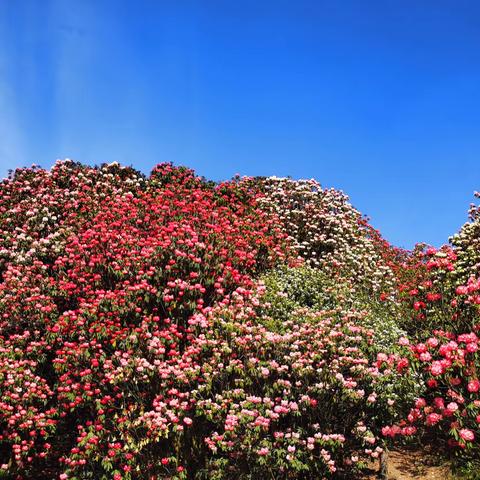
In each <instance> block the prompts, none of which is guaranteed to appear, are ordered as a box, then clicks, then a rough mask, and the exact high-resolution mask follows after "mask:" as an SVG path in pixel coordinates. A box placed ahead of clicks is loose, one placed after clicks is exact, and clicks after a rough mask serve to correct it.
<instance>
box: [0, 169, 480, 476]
mask: <svg viewBox="0 0 480 480" xmlns="http://www.w3.org/2000/svg"><path fill="white" fill-rule="evenodd" d="M470 215H471V218H470V222H469V223H468V224H466V225H465V226H464V227H462V229H461V231H460V233H459V234H458V235H456V236H454V237H453V239H452V247H442V248H441V249H433V248H427V247H426V246H424V245H419V246H418V247H417V248H416V249H415V250H414V251H413V252H406V251H403V250H400V249H396V248H394V247H391V246H390V245H389V244H388V242H386V241H385V240H384V239H383V238H382V237H381V235H380V233H379V232H377V231H376V230H374V229H373V228H372V227H371V226H370V225H369V224H368V223H367V221H366V219H365V218H364V217H362V216H361V214H360V213H359V212H358V211H357V210H355V209H354V208H353V207H352V206H351V205H350V203H349V202H348V198H347V197H346V196H345V195H344V194H343V193H341V192H338V191H336V190H333V189H322V188H321V186H320V185H319V184H318V183H317V182H315V181H313V180H308V181H307V180H300V181H294V180H291V179H278V178H267V179H265V178H263V179H262V178H256V179H252V178H235V179H233V180H232V181H228V182H222V183H214V182H209V181H207V180H205V179H203V178H200V177H197V176H196V175H195V174H194V172H193V171H191V170H190V169H188V168H183V167H174V166H172V165H171V164H161V165H158V166H157V167H155V169H154V170H153V171H152V173H151V174H150V176H148V177H146V176H144V175H142V174H141V173H139V172H136V171H135V170H134V169H132V168H124V167H121V166H120V165H118V164H110V165H101V166H100V167H95V168H91V167H86V166H83V165H81V164H78V163H74V162H72V161H63V162H58V163H57V164H56V165H55V166H54V167H53V168H52V169H51V170H50V171H45V170H43V169H40V168H38V167H33V168H29V169H20V170H17V171H16V172H15V173H13V174H12V175H11V176H10V178H8V179H5V180H3V181H2V182H1V183H0V478H12V479H16V480H21V479H25V480H26V479H42V478H45V479H55V478H56V479H60V480H66V479H71V480H75V479H76V480H80V479H105V480H106V479H112V478H113V479H114V480H120V479H125V480H134V479H146V478H148V479H149V480H160V479H165V480H180V479H202V478H208V479H217V480H221V479H231V478H238V479H258V478H262V477H264V476H266V477H268V478H278V479H296V478H299V479H302V478H303V479H306V480H307V479H314V478H330V477H333V478H335V477H339V476H344V477H347V478H348V477H349V478H352V476H356V475H358V474H359V472H360V470H362V468H363V466H365V462H366V461H371V460H372V459H377V458H379V456H380V455H381V454H382V452H383V449H384V448H385V445H386V441H387V440H388V441H394V440H395V439H397V438H398V437H399V436H402V437H404V438H411V437H415V436H417V437H418V436H419V435H423V434H424V433H425V432H426V433H427V434H428V435H427V437H425V438H428V439H430V440H432V441H433V442H437V443H438V442H442V441H444V442H445V443H446V444H447V446H448V447H449V448H451V449H452V451H455V452H460V453H461V455H462V458H463V459H467V460H468V462H470V463H469V464H468V465H470V464H471V465H475V462H477V461H478V460H479V458H480V449H479V448H478V446H477V445H478V442H477V440H478V438H480V431H479V427H478V424H479V421H478V420H479V419H480V412H479V411H478V410H479V408H480V398H478V395H479V391H480V383H479V381H480V380H479V378H478V375H477V373H478V371H479V370H480V365H479V361H478V358H479V357H478V353H477V348H478V337H477V335H480V334H479V333H478V330H479V325H480V323H479V321H478V319H479V318H478V316H479V308H480V307H479V305H480V274H479V271H478V262H479V258H480V256H479V254H478V248H477V247H478V232H479V229H478V222H479V218H480V217H479V211H478V207H474V206H472V207H471V211H470ZM472 468H473V467H472Z"/></svg>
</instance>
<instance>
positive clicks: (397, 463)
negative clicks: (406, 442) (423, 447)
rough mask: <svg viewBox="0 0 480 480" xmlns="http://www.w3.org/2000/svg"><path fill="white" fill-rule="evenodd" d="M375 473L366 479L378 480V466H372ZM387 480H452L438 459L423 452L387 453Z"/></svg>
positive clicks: (448, 470)
mask: <svg viewBox="0 0 480 480" xmlns="http://www.w3.org/2000/svg"><path fill="white" fill-rule="evenodd" d="M372 469H373V470H374V471H375V472H376V473H373V474H372V475H371V476H369V477H368V478H367V480H375V479H378V478H379V475H378V472H379V465H378V464H377V465H375V467H373V466H372ZM387 478H388V480H454V477H453V476H452V474H451V473H450V469H449V468H448V466H447V465H445V464H443V465H442V464H439V462H438V459H436V458H435V457H434V456H433V455H431V454H428V452H425V451H412V450H394V451H390V452H389V453H388V477H387Z"/></svg>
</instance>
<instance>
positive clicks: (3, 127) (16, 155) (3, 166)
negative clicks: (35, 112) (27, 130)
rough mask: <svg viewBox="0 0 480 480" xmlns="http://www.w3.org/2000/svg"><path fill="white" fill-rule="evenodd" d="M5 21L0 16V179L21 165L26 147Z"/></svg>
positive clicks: (3, 17) (4, 18)
mask: <svg viewBox="0 0 480 480" xmlns="http://www.w3.org/2000/svg"><path fill="white" fill-rule="evenodd" d="M6 22H7V19H6V17H5V16H0V178H4V177H6V175H7V173H8V170H9V169H11V168H15V167H19V166H22V165H23V162H24V161H25V153H26V145H25V138H24V133H23V131H22V128H21V126H20V119H19V113H18V106H17V99H16V93H15V88H14V85H13V84H12V77H11V75H10V72H11V66H12V58H11V52H9V51H8V49H7V47H6V46H7V45H8V42H6V41H4V40H6V36H7V31H6V30H7V25H6Z"/></svg>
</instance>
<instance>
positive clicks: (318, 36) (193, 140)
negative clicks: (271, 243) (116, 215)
mask: <svg viewBox="0 0 480 480" xmlns="http://www.w3.org/2000/svg"><path fill="white" fill-rule="evenodd" d="M479 154H480V3H478V2H477V1H470V2H467V1H462V0H452V1H441V0H437V1H422V0H420V1H419V0H416V1H409V0H401V1H400V0H399V1H388V0H382V1H369V0H359V1H350V0H342V1H338V0H332V1H321V0H316V1H302V0H296V1H291V0H288V1H282V0H276V1H272V2H271V1H267V0H264V1H258V0H257V1H237V2H232V1H229V0H224V1H210V0H203V1H200V0H199V1H187V0H185V1H179V2H176V1H169V2H166V1H165V2H162V1H161V0H157V1H141V0H136V1H129V0H123V1H118V0H117V1H108V0H96V1H93V0H92V1H90V0H81V1H79V0H72V1H71V0H58V1H50V0H42V1H40V0H20V1H18V0H0V176H1V177H3V176H5V175H6V172H7V170H8V169H9V168H15V167H18V166H25V165H31V164H32V163H37V164H40V165H42V166H44V167H50V166H51V165H52V163H53V162H54V161H55V160H56V159H57V158H65V157H69V158H73V159H75V160H79V161H81V162H84V163H92V164H93V163H102V162H112V161H119V162H121V163H123V164H127V165H133V166H134V167H136V168H138V169H140V170H142V171H144V172H145V173H148V172H149V171H150V169H151V168H152V166H153V165H155V164H156V163H159V162H164V161H173V162H174V163H176V164H184V165H187V166H189V167H192V168H194V169H195V170H196V171H197V172H198V173H199V174H201V175H205V176H206V177H208V178H212V179H225V178H230V177H231V176H232V175H234V174H235V173H240V174H243V175H277V176H287V175H290V176H292V177H294V178H311V177H314V178H316V179H318V180H319V181H320V182H321V183H322V184H323V185H325V186H334V187H336V188H339V189H342V190H344V191H345V192H346V193H347V194H348V195H349V196H350V198H351V201H352V203H353V204H354V205H355V206H356V207H357V208H359V209H360V210H361V211H362V212H363V213H365V214H367V215H368V216H369V217H370V218H371V221H372V224H373V225H374V226H375V227H377V228H379V229H380V230H381V232H382V233H383V234H384V236H385V237H386V238H387V239H388V240H389V241H391V242H392V243H394V244H396V245H399V246H405V247H412V246H413V245H414V243H415V242H417V241H425V242H427V243H431V244H434V245H440V244H442V243H443V242H445V241H446V240H447V238H448V236H449V235H451V234H452V233H454V232H455V231H456V230H457V229H458V228H459V226H460V225H461V224H463V223H464V222H465V221H466V219H467V214H466V212H467V209H468V205H469V203H470V202H471V201H472V200H473V195H472V194H473V191H474V190H480V155H479Z"/></svg>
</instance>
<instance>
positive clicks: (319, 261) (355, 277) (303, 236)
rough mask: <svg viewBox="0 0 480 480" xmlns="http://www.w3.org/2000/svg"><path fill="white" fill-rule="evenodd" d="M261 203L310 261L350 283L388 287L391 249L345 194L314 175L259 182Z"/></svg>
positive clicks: (390, 271)
mask: <svg viewBox="0 0 480 480" xmlns="http://www.w3.org/2000/svg"><path fill="white" fill-rule="evenodd" d="M261 188H262V189H263V190H264V192H265V197H264V198H262V199H261V200H260V203H261V205H262V206H263V208H264V209H265V210H266V211H268V212H274V213H275V214H276V215H278V217H279V219H280V221H281V222H282V224H283V227H284V229H285V231H286V232H288V234H289V235H290V240H291V241H292V244H293V247H294V249H295V251H296V252H298V254H299V255H300V256H301V257H303V258H304V259H305V261H306V262H307V263H309V264H310V265H312V266H315V267H320V268H322V269H324V270H325V271H327V272H328V274H329V275H336V276H339V275H340V276H342V277H344V278H346V279H350V280H351V288H355V289H359V288H360V289H361V288H362V287H363V288H367V289H368V290H370V291H371V290H373V291H381V290H382V291H383V290H385V291H388V292H390V291H391V288H392V287H393V285H394V274H393V272H392V269H391V267H390V264H389V261H388V260H389V259H390V257H394V256H395V252H394V250H393V249H392V248H391V247H390V246H389V245H388V243H386V242H384V241H382V239H381V237H379V235H378V234H377V232H375V231H374V230H373V229H372V227H371V226H370V225H368V223H367V222H366V221H365V219H364V218H363V217H362V215H361V214H360V213H359V212H358V211H357V210H356V209H355V208H353V207H352V205H351V204H350V203H349V201H348V197H347V196H346V195H345V194H343V193H342V192H341V191H338V190H335V189H333V188H330V189H323V188H322V187H321V185H320V184H319V183H318V182H316V181H315V180H292V179H289V178H277V177H270V178H267V179H265V180H263V181H262V184H261Z"/></svg>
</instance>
